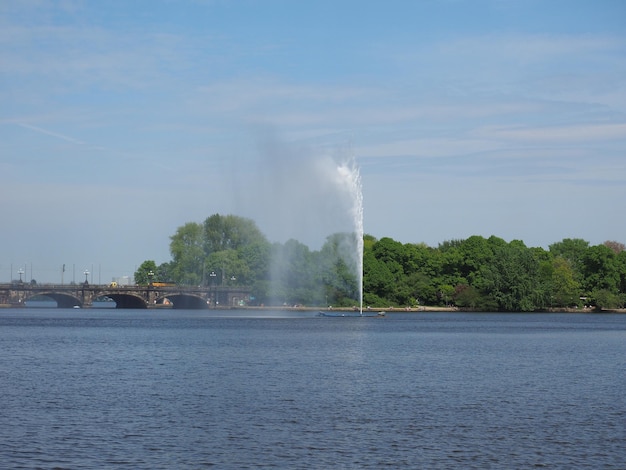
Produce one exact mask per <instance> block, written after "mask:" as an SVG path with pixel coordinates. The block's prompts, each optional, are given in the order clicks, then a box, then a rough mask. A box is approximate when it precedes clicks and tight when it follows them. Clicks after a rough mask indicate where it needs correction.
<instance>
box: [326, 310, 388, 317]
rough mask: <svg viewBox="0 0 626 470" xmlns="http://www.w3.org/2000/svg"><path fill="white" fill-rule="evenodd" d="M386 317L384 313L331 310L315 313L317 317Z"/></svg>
mask: <svg viewBox="0 0 626 470" xmlns="http://www.w3.org/2000/svg"><path fill="white" fill-rule="evenodd" d="M385 315H386V313H385V312H370V311H367V312H359V311H354V312H341V311H333V310H320V311H319V312H317V316H318V317H370V318H371V317H384V316H385Z"/></svg>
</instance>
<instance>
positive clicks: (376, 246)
mask: <svg viewBox="0 0 626 470" xmlns="http://www.w3.org/2000/svg"><path fill="white" fill-rule="evenodd" d="M363 241H364V253H363V289H364V296H363V300H364V304H365V305H368V306H372V307H382V308H387V307H389V306H417V305H439V306H446V305H448V306H450V305H452V306H456V307H459V308H463V309H472V310H481V311H491V310H498V311H522V312H524V311H536V310H544V309H549V308H573V307H582V306H583V305H586V304H591V305H593V306H596V307H597V308H618V307H623V305H624V300H625V292H626V251H624V245H623V244H621V243H619V242H605V243H603V244H601V245H596V246H590V244H589V242H587V241H585V240H581V239H569V238H566V239H563V240H562V241H560V242H556V243H554V244H552V245H550V246H549V249H548V250H544V249H543V248H537V247H530V248H529V247H527V246H526V245H525V244H524V243H523V242H522V241H519V240H513V241H511V242H508V243H507V242H506V241H505V240H503V239H501V238H498V237H495V236H491V237H489V238H484V237H482V236H478V235H474V236H471V237H469V238H467V239H465V240H459V239H457V240H449V241H444V242H442V243H441V244H439V245H438V246H437V247H429V246H428V245H426V244H424V243H419V244H413V243H407V244H403V243H400V242H398V241H395V240H393V239H391V238H389V237H384V238H381V239H380V240H377V239H376V238H375V237H373V236H371V235H365V236H364V240H363ZM354 242H355V240H354V234H346V233H337V234H333V235H331V236H329V237H328V238H327V239H326V242H325V243H324V245H323V246H322V248H321V249H320V250H319V251H312V250H310V249H309V248H308V247H307V246H306V245H304V244H302V243H300V242H298V241H297V240H288V241H287V242H285V243H284V244H282V243H273V244H271V243H269V242H268V241H267V239H266V238H265V236H264V235H263V234H262V233H261V231H260V230H259V229H258V228H257V226H256V224H255V223H254V222H253V221H251V220H249V219H245V218H241V217H237V216H233V215H227V216H221V215H219V214H214V215H212V216H210V217H208V218H207V219H206V220H205V221H204V222H203V223H194V222H190V223H187V224H185V225H183V226H181V227H179V228H178V229H177V231H176V233H175V234H174V235H173V236H172V237H171V242H170V253H171V255H172V260H171V261H169V262H167V263H163V264H162V265H160V266H156V265H155V263H154V261H145V262H144V263H143V264H142V265H141V266H140V268H139V269H138V270H137V272H136V273H135V279H136V280H137V282H138V283H140V284H147V283H148V282H149V279H148V274H147V273H148V272H152V273H154V277H153V280H155V281H156V280H158V281H166V282H176V283H178V284H182V285H205V286H209V285H216V286H218V285H241V286H246V287H247V288H249V289H250V291H251V297H252V299H253V302H254V303H257V304H266V305H277V304H280V305H298V304H304V305H318V306H319V305H325V306H326V305H334V306H352V305H356V304H357V302H358V298H359V286H358V285H357V284H358V282H357V276H356V270H355V265H356V262H355V260H354V256H350V255H353V254H354V249H355V248H354V246H355V243H354Z"/></svg>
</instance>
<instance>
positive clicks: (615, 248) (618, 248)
mask: <svg viewBox="0 0 626 470" xmlns="http://www.w3.org/2000/svg"><path fill="white" fill-rule="evenodd" d="M603 245H604V246H606V247H607V248H610V249H611V251H612V252H613V253H615V254H616V255H618V254H620V253H621V252H622V251H624V250H626V245H624V244H623V243H620V242H616V241H612V240H607V241H605V242H604V243H603Z"/></svg>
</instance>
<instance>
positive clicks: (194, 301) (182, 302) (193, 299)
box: [157, 293, 209, 310]
mask: <svg viewBox="0 0 626 470" xmlns="http://www.w3.org/2000/svg"><path fill="white" fill-rule="evenodd" d="M163 298H167V300H169V301H170V302H171V303H172V308H184V309H189V310H201V309H205V308H208V307H209V306H208V304H207V301H206V299H205V298H204V297H202V296H200V295H194V294H185V293H168V294H167V295H166V296H164V297H162V298H161V299H163ZM161 299H157V303H159V300H161Z"/></svg>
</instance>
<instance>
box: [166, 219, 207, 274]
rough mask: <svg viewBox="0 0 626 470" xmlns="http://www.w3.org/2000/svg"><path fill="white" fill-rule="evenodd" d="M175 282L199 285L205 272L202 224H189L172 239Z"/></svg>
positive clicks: (181, 228) (180, 229)
mask: <svg viewBox="0 0 626 470" xmlns="http://www.w3.org/2000/svg"><path fill="white" fill-rule="evenodd" d="M170 240H171V242H170V253H171V255H172V258H173V259H172V272H171V273H170V274H171V276H172V278H173V279H174V281H175V282H176V283H178V284H183V285H198V284H200V282H201V280H202V273H203V271H204V261H205V256H204V249H203V245H204V243H203V242H204V237H203V228H202V225H201V224H198V223H195V222H188V223H186V224H185V225H183V226H182V227H179V228H178V230H176V233H175V234H174V235H172V236H171V237H170Z"/></svg>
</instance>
